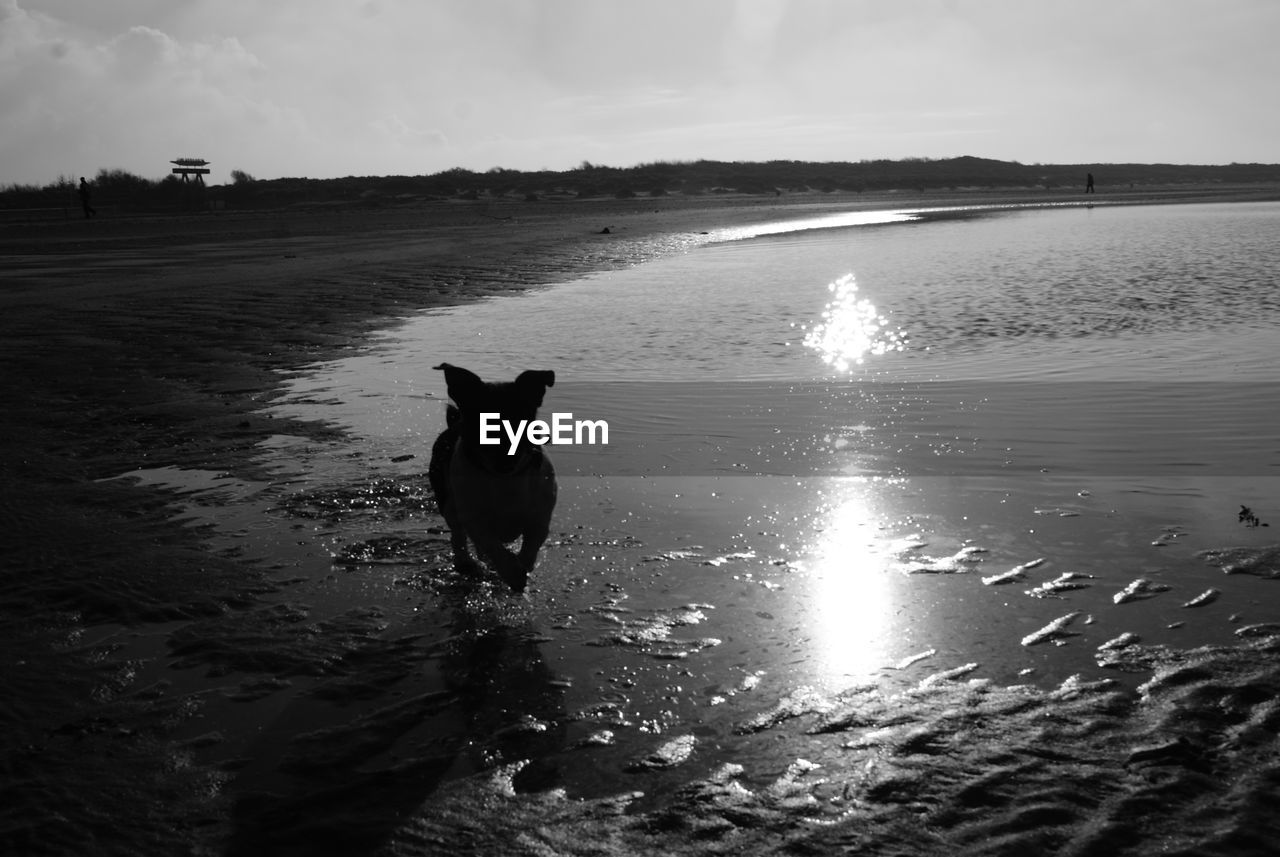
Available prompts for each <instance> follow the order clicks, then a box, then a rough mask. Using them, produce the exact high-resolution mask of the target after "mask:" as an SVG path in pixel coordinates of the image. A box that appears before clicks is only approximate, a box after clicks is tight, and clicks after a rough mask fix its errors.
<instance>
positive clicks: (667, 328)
mask: <svg viewBox="0 0 1280 857" xmlns="http://www.w3.org/2000/svg"><path fill="white" fill-rule="evenodd" d="M875 220H876V221H877V222H867V221H866V219H863V220H860V221H859V222H858V223H856V224H854V225H840V226H829V227H828V228H822V229H816V228H812V227H813V224H808V227H809V228H806V229H804V230H802V231H790V232H788V231H783V230H782V229H781V228H779V229H777V230H762V231H758V232H757V233H755V234H754V235H742V234H731V233H724V234H717V235H711V236H708V237H707V243H706V244H705V245H704V246H701V247H698V248H696V249H694V250H692V251H690V252H688V253H686V254H683V255H681V256H677V257H671V258H666V259H662V260H659V261H656V262H652V263H649V264H646V265H643V266H640V267H637V268H634V269H630V270H627V271H622V272H615V273H612V274H602V275H598V276H593V277H588V278H585V279H583V280H579V281H576V282H573V283H567V284H563V285H561V286H557V287H554V288H550V289H546V290H543V291H538V292H533V293H529V294H525V295H521V296H517V297H506V298H501V299H495V300H490V301H486V302H483V303H479V304H473V305H469V306H464V307H459V308H456V309H451V310H445V311H433V312H430V313H426V314H422V315H419V316H415V317H414V318H412V319H408V320H406V322H405V324H403V325H402V326H400V327H397V328H395V329H393V330H389V331H387V332H386V334H385V335H383V336H382V337H380V338H379V339H378V340H377V341H376V342H375V343H374V344H372V345H371V347H370V349H369V350H368V351H367V353H365V354H362V355H360V356H357V357H355V358H351V359H348V360H343V361H339V362H336V363H326V364H320V365H317V366H313V367H307V368H306V369H305V370H303V371H301V372H300V373H299V374H298V375H296V376H295V377H292V378H290V379H288V389H289V393H288V395H287V396H286V397H285V398H284V399H283V400H282V401H280V402H278V403H277V404H276V405H275V406H274V411H275V412H276V413H279V414H284V415H289V416H301V417H307V418H318V419H323V420H326V421H330V422H333V423H336V424H339V425H342V426H344V427H346V428H347V429H348V430H349V431H350V439H349V440H348V441H344V442H341V443H336V442H335V443H332V444H319V443H314V442H303V441H300V440H298V439H293V438H286V437H281V438H279V439H277V440H276V441H274V442H272V443H270V444H267V445H264V447H263V449H262V456H261V460H262V463H263V464H264V466H266V467H268V468H270V469H271V470H272V471H273V472H274V474H275V477H274V479H272V480H271V481H270V482H264V483H261V484H250V483H241V482H233V481H228V480H225V479H223V478H221V477H220V476H219V475H218V474H203V473H192V472H187V471H141V472H138V473H135V474H132V477H131V478H136V479H141V480H144V481H147V482H150V483H152V484H157V485H161V486H167V487H171V488H174V489H177V490H179V491H182V492H184V494H185V497H186V498H187V501H188V503H187V507H186V510H185V514H187V515H188V516H190V518H191V519H192V521H193V522H195V523H212V524H213V525H214V528H215V529H214V531H213V532H212V533H211V534H210V538H211V540H212V543H213V544H214V545H215V546H216V547H218V548H220V549H221V550H224V551H228V552H235V553H236V554H237V555H239V556H246V557H250V558H257V559H259V560H260V561H262V562H263V563H264V564H266V565H267V566H268V567H270V568H272V569H273V573H274V574H275V577H276V586H277V592H276V593H274V594H273V595H270V596H269V601H270V602H271V605H270V606H269V607H267V608H266V609H263V610H256V611H252V612H250V613H248V614H246V615H245V616H244V617H242V618H240V619H239V620H237V621H236V622H227V621H210V622H208V623H204V624H202V625H199V626H195V627H190V628H186V629H176V630H175V631H174V633H173V635H172V636H171V638H170V640H169V646H170V649H171V656H172V657H171V658H170V659H167V660H163V661H159V662H156V663H153V664H152V666H151V667H150V668H151V669H153V670H154V671H155V672H156V673H157V674H163V675H166V676H168V678H169V679H170V680H173V681H175V683H176V685H177V686H178V687H179V688H183V687H190V688H199V687H204V686H207V683H208V681H209V678H208V675H207V674H208V672H209V671H210V669H211V668H212V672H213V674H215V675H217V676H225V679H221V680H222V681H224V682H225V688H224V692H223V693H221V695H219V696H217V697H216V698H213V699H210V700H208V701H207V703H206V704H207V706H208V708H207V714H206V719H207V720H210V721H214V722H217V723H219V724H220V725H221V732H222V738H221V740H220V741H219V742H218V743H217V745H216V746H215V747H214V748H212V749H211V750H209V751H208V755H209V758H210V759H215V760H216V759H224V760H225V759H228V758H238V759H241V760H242V761H241V762H240V763H239V765H240V767H239V768H238V770H239V773H238V776H237V778H236V785H234V787H233V789H232V791H233V794H234V795H235V796H237V798H238V799H239V800H240V802H241V804H242V805H248V804H251V803H253V802H254V801H263V802H264V803H263V804H262V805H263V806H265V807H266V808H265V809H261V808H259V809H254V810H253V811H248V815H247V817H246V818H244V819H242V821H241V824H240V832H239V834H238V836H239V837H240V839H239V840H238V841H240V843H241V846H240V847H241V850H242V851H243V852H244V853H252V852H253V849H254V847H256V846H257V845H260V844H261V843H262V842H269V841H272V837H273V836H276V835H280V834H279V831H280V830H286V831H287V830H289V829H291V828H289V827H288V824H289V823H288V822H286V821H283V820H282V819H284V818H285V817H288V816H289V813H290V812H292V811H295V810H297V811H304V810H305V811H306V812H314V811H315V809H316V807H318V806H330V805H332V803H333V802H334V801H336V800H338V798H336V797H335V795H345V794H346V792H345V791H343V789H351V790H355V789H359V788H361V787H365V788H367V790H368V791H369V793H370V794H373V795H381V796H382V797H383V798H384V799H386V798H388V796H390V795H395V799H394V800H395V802H396V803H397V806H399V807H400V809H402V810H403V811H404V812H409V811H411V810H413V809H416V808H417V806H418V805H419V804H421V802H422V801H423V800H425V799H426V798H427V796H428V795H430V794H432V793H433V791H434V790H435V789H436V788H438V787H439V785H440V784H441V783H443V782H448V781H452V780H456V779H458V778H461V777H465V776H467V775H470V774H473V773H476V772H481V771H494V770H498V771H501V770H503V768H502V766H503V765H507V764H516V763H521V762H524V761H526V760H532V761H531V763H530V764H528V765H526V766H524V767H521V768H520V772H519V774H518V775H516V774H513V775H512V776H514V777H515V779H514V781H513V782H514V785H513V786H512V787H513V788H514V789H515V790H516V791H520V792H540V791H542V790H544V789H547V788H551V787H563V788H565V789H566V790H567V791H568V792H569V794H570V795H572V796H574V797H588V798H590V797H599V796H603V795H612V794H617V793H619V792H623V791H626V790H628V789H640V790H643V791H646V792H648V793H649V794H650V795H651V798H649V800H650V801H656V802H660V799H661V796H662V795H663V794H664V791H665V790H666V789H668V788H669V787H672V786H674V785H678V784H683V783H686V782H688V781H689V780H690V778H691V777H700V776H707V775H710V774H711V773H712V772H714V771H715V770H717V769H718V767H719V766H721V765H723V764H726V763H737V764H741V765H743V766H745V768H746V770H745V772H744V773H743V774H742V775H741V776H740V777H739V778H737V779H738V780H740V781H741V782H742V783H744V784H745V785H746V786H748V787H750V788H766V787H769V784H774V785H776V783H777V782H779V777H785V776H793V775H794V776H795V777H801V774H799V773H794V772H793V774H788V773H787V772H788V771H791V767H790V766H792V765H794V764H795V761H796V759H797V757H798V756H800V755H803V757H804V758H805V759H807V760H808V761H809V762H811V763H817V764H824V765H830V766H837V767H838V766H840V765H842V764H847V751H846V750H845V749H844V748H842V747H841V746H840V745H832V744H822V743H820V742H817V741H810V740H808V739H800V746H797V744H796V743H795V741H789V742H785V743H784V742H779V741H778V740H776V737H775V735H774V734H773V733H774V727H775V725H776V724H778V723H781V722H783V721H786V720H788V719H790V718H791V717H792V716H793V715H794V714H796V713H799V712H804V711H808V712H814V711H821V710H825V709H827V708H829V707H830V705H831V704H832V703H831V700H832V699H834V698H835V695H836V694H839V693H840V692H842V691H847V690H848V689H850V688H856V687H861V686H864V685H866V684H867V683H868V682H870V683H873V684H874V685H875V686H876V687H879V688H882V689H885V691H886V692H889V691H890V690H893V689H897V690H899V691H904V692H907V691H912V689H919V688H929V687H933V686H934V685H935V684H939V683H940V684H942V685H948V684H950V683H951V682H955V681H968V680H971V679H979V680H990V681H992V682H994V683H996V684H998V685H1005V684H1014V683H1028V684H1032V685H1037V686H1039V687H1041V688H1045V689H1051V688H1057V687H1059V686H1061V684H1062V682H1064V681H1066V680H1068V679H1069V677H1071V676H1073V675H1076V674H1084V675H1085V676H1087V677H1089V678H1098V677H1102V676H1107V677H1110V678H1114V679H1116V680H1117V681H1119V682H1120V683H1121V685H1122V686H1126V687H1130V688H1132V687H1134V686H1136V685H1137V684H1138V683H1139V682H1141V681H1143V680H1145V679H1146V678H1147V674H1145V673H1143V672H1142V671H1141V670H1138V671H1135V672H1130V671H1127V670H1123V669H1118V668H1116V666H1115V664H1114V663H1112V664H1111V665H1110V666H1109V667H1104V666H1102V665H1100V657H1099V655H1098V651H1099V649H1098V647H1099V646H1101V645H1103V644H1105V643H1107V642H1108V641H1110V640H1113V639H1115V638H1117V637H1119V636H1120V635H1122V634H1125V633H1130V634H1135V635H1137V636H1138V637H1140V638H1141V641H1142V642H1143V643H1144V644H1147V645H1151V646H1157V647H1158V646H1168V647H1175V648H1189V647H1193V646H1200V645H1206V644H1225V643H1229V642H1232V641H1234V640H1235V639H1236V636H1235V632H1236V631H1237V630H1239V629H1240V628H1241V627H1243V626H1246V625H1249V624H1251V623H1261V622H1269V621H1276V620H1280V612H1276V607H1275V604H1276V602H1275V595H1274V593H1273V592H1272V589H1271V587H1273V586H1274V582H1273V580H1271V579H1270V577H1271V576H1273V575H1271V574H1270V573H1269V572H1268V570H1267V569H1268V568H1270V566H1267V565H1266V564H1265V563H1263V564H1262V565H1261V566H1258V567H1257V568H1253V570H1252V571H1246V573H1239V574H1230V575H1228V574H1224V573H1223V565H1224V564H1225V563H1223V562H1218V561H1216V560H1214V559H1213V558H1212V557H1206V556H1205V555H1203V552H1204V551H1209V550H1214V549H1219V548H1223V547H1227V546H1235V545H1241V546H1245V547H1250V548H1252V550H1253V553H1250V554H1248V556H1252V557H1258V556H1265V555H1266V554H1265V553H1263V552H1261V551H1262V548H1264V547H1265V546H1266V545H1268V544H1270V543H1271V542H1272V541H1274V539H1273V538H1272V537H1271V530H1270V528H1268V527H1262V526H1256V527H1254V526H1246V523H1245V522H1244V521H1242V520H1241V519H1240V518H1239V516H1238V512H1239V510H1240V507H1241V506H1242V505H1243V506H1248V507H1249V508H1250V509H1252V510H1255V511H1256V513H1257V514H1258V515H1259V516H1260V519H1261V520H1260V522H1263V523H1272V522H1271V521H1268V520H1267V519H1268V517H1269V516H1270V515H1271V514H1272V512H1271V511H1270V510H1272V509H1274V508H1275V503H1276V497H1277V496H1278V492H1277V490H1276V487H1277V486H1276V482H1275V476H1276V475H1277V473H1280V471H1277V470H1276V468H1277V466H1280V447H1278V446H1277V444H1276V443H1275V431H1274V426H1275V425H1276V420H1275V417H1276V416H1277V410H1278V409H1280V405H1277V397H1276V396H1275V392H1276V391H1277V387H1276V382H1277V381H1280V378H1277V376H1276V372H1275V367H1274V360H1273V352H1274V348H1273V345H1272V343H1273V341H1274V337H1275V333H1276V330H1277V329H1278V328H1280V297H1277V296H1278V295H1280V291H1277V290H1276V282H1275V276H1276V275H1275V271H1277V270H1280V248H1278V247H1277V246H1276V244H1275V242H1274V241H1273V240H1272V238H1273V236H1274V234H1276V227H1277V225H1280V206H1277V205H1274V204H1256V205H1254V204H1237V205H1226V206H1201V205H1187V206H1169V207H1132V208H1122V207H1115V208H1111V207H1103V206H1098V207H1093V208H1083V207H1077V208H1065V209H1054V210H1044V209H1007V210H999V211H964V212H958V211H946V212H942V211H939V212H930V213H914V214H910V215H907V214H903V215H895V216H892V217H881V218H876V219H875ZM851 274H852V275H854V279H852V280H851V279H849V275H851ZM854 286H856V289H855V288H854ZM832 331H834V332H835V334H836V335H832V336H824V334H826V333H828V332H832ZM806 341H807V343H808V344H806ZM859 358H860V359H861V362H858V360H859ZM841 360H845V361H847V365H842V364H841V362H840V361H841ZM441 361H448V362H451V363H454V364H457V365H462V366H466V367H468V368H470V369H473V370H475V371H477V372H478V373H479V374H480V375H482V376H483V377H485V378H487V379H506V378H509V377H511V376H513V375H514V374H515V373H517V372H518V371H520V370H522V369H525V368H546V369H554V370H555V371H556V373H557V384H556V386H555V387H553V388H552V389H551V390H549V391H548V396H547V400H546V404H545V406H544V412H551V411H564V412H572V413H573V414H575V416H578V417H583V418H590V419H600V418H604V419H607V420H608V422H609V424H610V429H611V438H610V443H609V444H608V445H607V446H594V447H586V446H583V447H576V448H574V447H568V446H566V447H558V448H553V449H552V451H551V455H552V458H553V460H554V461H555V463H556V466H557V469H558V472H559V473H560V476H561V478H560V503H559V506H558V508H557V511H556V516H555V521H554V523H553V535H552V539H551V541H550V542H549V543H548V544H547V545H546V547H545V548H544V551H543V555H542V559H541V563H540V565H539V567H538V569H537V571H536V572H535V575H534V577H533V580H532V583H531V589H530V595H529V597H528V598H527V599H516V598H511V597H510V596H508V595H506V594H505V593H504V592H502V591H501V590H500V588H495V587H494V586H492V585H491V583H489V582H487V583H483V584H480V585H477V584H475V583H474V582H472V581H466V580H462V579H460V578H459V577H458V576H457V575H456V574H455V573H454V572H453V571H452V569H451V568H450V565H449V563H448V561H447V551H446V548H447V533H446V532H445V531H443V529H442V522H441V521H440V519H439V518H438V516H437V515H436V514H435V513H434V508H433V504H432V501H431V498H430V492H429V489H428V488H427V487H426V481H425V469H426V461H427V456H428V455H429V450H430V443H431V441H432V439H433V438H434V436H435V434H436V433H437V432H438V431H439V430H440V428H441V427H442V423H443V409H444V402H445V390H444V385H443V378H442V377H441V373H439V372H436V371H433V370H432V369H431V368H430V367H431V366H433V365H435V364H436V363H439V362H441ZM1067 574H1071V575H1074V576H1072V577H1069V578H1065V579H1063V575H1067ZM1055 580H1059V584H1058V586H1057V587H1056V588H1052V587H1047V586H1046V584H1048V583H1050V582H1051V581H1055ZM1138 580H1146V581H1148V585H1146V586H1135V585H1134V584H1135V581H1138ZM1211 588H1212V589H1217V590H1219V594H1218V595H1217V597H1216V598H1213V599H1211V601H1210V603H1207V604H1205V605H1204V606H1198V607H1186V606H1184V604H1186V603H1187V602H1190V601H1192V600H1193V599H1194V598H1195V597H1196V596H1198V595H1200V594H1201V593H1204V592H1205V591H1207V590H1209V589H1211ZM1127 590H1129V591H1132V592H1135V593H1136V595H1135V596H1134V597H1131V598H1129V597H1126V598H1122V599H1120V600H1119V601H1118V600H1117V596H1118V595H1121V594H1122V593H1124V592H1125V591H1127ZM1055 622H1057V623H1058V624H1054V623H1055ZM1041 631H1044V633H1039V632H1041ZM112 633H115V632H114V631H112V629H100V634H99V636H102V635H110V634H112ZM121 633H123V632H121ZM1028 641H1030V642H1028ZM135 644H136V645H138V646H139V647H145V645H146V641H136V642H135ZM175 675H176V676H177V678H175V677H174V676H175ZM931 677H932V678H931ZM793 737H794V736H793ZM673 741H674V743H670V742H673ZM399 778H403V780H401V779H399ZM388 781H390V783H388ZM263 795H268V796H269V797H263ZM832 800H833V801H834V803H833V804H832V805H835V804H838V803H839V801H835V799H834V798H833V799H832ZM401 802H402V806H401ZM650 805H657V804H656V803H651V804H646V803H644V802H641V803H640V804H639V806H641V807H644V806H650ZM825 805H826V804H824V806H825ZM343 806H344V807H345V810H344V812H345V813H346V815H345V816H343V824H345V825H346V826H347V827H350V828H352V829H356V830H364V829H368V830H369V831H370V832H369V838H370V839H371V840H380V839H381V836H382V833H384V832H385V831H384V828H389V827H390V826H392V825H391V822H390V821H387V820H386V819H384V818H383V817H382V815H380V812H382V811H384V810H386V809H387V808H386V807H382V808H381V809H380V808H377V807H373V806H369V805H366V804H363V803H361V802H359V801H354V802H349V803H343ZM474 808H475V807H473V809H474ZM477 811H478V810H477ZM336 824H337V822H335V825H336ZM415 847H416V846H415ZM407 850H409V851H412V850H413V849H412V848H408V849H407Z"/></svg>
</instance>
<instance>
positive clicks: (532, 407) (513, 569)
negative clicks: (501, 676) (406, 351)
mask: <svg viewBox="0 0 1280 857" xmlns="http://www.w3.org/2000/svg"><path fill="white" fill-rule="evenodd" d="M434 368H435V369H440V370H442V371H443V372H444V378H445V383H446V385H447V386H448V390H449V398H450V399H452V400H453V402H454V404H451V405H449V407H448V409H447V410H446V413H445V421H446V428H445V430H444V431H442V432H441V433H440V435H439V437H437V438H436V441H435V443H434V444H433V445H432V448H431V463H430V465H429V467H428V471H427V476H428V480H429V481H430V483H431V490H432V491H433V492H434V493H435V496H436V503H437V505H438V506H439V507H440V513H441V514H442V515H444V520H445V523H447V524H448V525H449V531H450V543H451V545H452V547H453V561H454V565H455V566H456V567H457V568H458V569H459V570H466V569H470V568H474V563H473V562H472V559H471V556H470V555H469V554H468V552H467V540H468V538H469V539H470V540H471V542H472V544H474V545H475V548H476V552H477V553H478V554H479V556H480V558H481V559H483V560H484V561H485V562H486V563H488V564H489V566H490V567H491V568H492V569H493V570H494V571H495V572H497V574H498V577H500V578H502V580H503V582H505V583H506V584H507V586H509V587H511V589H512V590H513V591H515V592H524V589H525V586H526V585H527V584H528V582H529V573H530V572H531V571H533V567H534V565H535V564H537V561H538V552H539V551H540V550H541V549H542V545H543V543H544V542H546V540H547V533H548V532H549V530H550V526H551V513H552V511H553V510H554V509H555V505H556V491H557V486H556V472H555V468H553V467H552V466H551V459H550V458H548V457H547V455H546V453H544V452H543V451H542V447H541V446H538V445H537V444H534V443H532V442H530V441H529V439H528V437H527V435H522V436H521V440H520V444H519V445H518V446H517V447H516V449H515V452H514V454H508V453H509V451H510V446H509V443H510V440H509V438H508V437H507V436H506V434H505V433H503V432H501V431H499V433H498V436H500V437H501V439H502V441H501V443H498V444H492V445H489V444H481V443H480V430H481V419H480V415H481V414H493V413H496V414H499V415H500V416H499V419H501V420H504V421H507V422H509V423H510V424H511V425H517V424H518V423H519V422H520V421H521V420H530V421H532V420H533V419H534V418H535V417H536V416H537V413H538V408H540V407H541V406H542V398H543V396H544V395H545V394H546V391H547V388H548V387H551V386H554V385H555V383H556V373H555V372H551V371H536V370H528V371H525V372H521V373H520V375H519V376H518V377H517V378H516V379H515V380H514V381H507V382H503V383H485V382H484V381H482V380H480V376H479V375H477V374H475V373H474V372H471V371H469V370H467V369H463V368H461V367H458V366H452V365H450V364H448V363H441V364H440V365H439V366H436V367H434ZM517 538H518V539H520V551H519V553H514V552H512V551H511V550H510V549H509V548H508V547H507V545H509V544H510V543H512V542H514V541H515V540H516V539H517Z"/></svg>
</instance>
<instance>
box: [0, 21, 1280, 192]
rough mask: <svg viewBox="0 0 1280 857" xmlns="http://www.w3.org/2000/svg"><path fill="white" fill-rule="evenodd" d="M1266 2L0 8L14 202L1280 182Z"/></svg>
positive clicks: (4, 171) (0, 167)
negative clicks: (749, 183) (135, 188)
mask: <svg viewBox="0 0 1280 857" xmlns="http://www.w3.org/2000/svg"><path fill="white" fill-rule="evenodd" d="M1278 34H1280V2H1277V0H1071V2H1066V0H1055V2H1041V0H674V2H673V0H110V2H100V0H0V117H2V118H0V184H8V183H11V182H22V183H37V184H44V183H47V182H50V181H53V180H54V179H56V178H57V177H58V176H59V175H74V176H79V175H92V174H94V173H96V172H97V170H98V169H99V168H103V167H106V168H114V167H120V168H123V169H127V170H129V171H131V172H135V173H139V174H141V175H144V176H147V177H150V178H159V177H160V176H162V175H164V174H166V173H167V172H168V169H169V165H168V162H169V161H170V160H172V159H173V158H177V157H203V158H206V159H208V160H209V161H211V162H212V164H211V166H212V169H213V173H212V175H211V179H212V180H213V182H215V183H220V182H224V181H227V180H228V173H229V172H230V171H231V170H232V169H240V170H244V171H246V172H249V173H250V174H252V175H254V176H257V177H260V178H274V177H278V176H298V175H306V176H312V177H330V176H344V175H392V174H409V175H412V174H421V173H433V172H438V171H440V170H445V169H449V168H450V167H455V166H460V167H466V168H470V169H476V170H485V169H489V168H490V167H494V166H502V167H509V168H514V169H541V168H548V169H557V170H560V169H568V168H571V167H574V166H576V165H578V164H579V163H581V162H582V161H584V160H589V161H591V162H593V163H602V164H608V165H611V166H630V165H633V164H636V163H642V162H647V161H659V160H696V159H699V158H707V159H717V160H740V161H755V160H772V159H796V160H836V161H843V160H850V161H856V160H861V159H864V158H901V157H908V156H925V157H951V156H955V155H978V156H981V157H990V158H999V159H1002V160H1018V161H1022V162H1023V163H1035V162H1042V163H1092V162H1111V163H1116V162H1128V161H1139V162H1169V163H1215V164H1217V163H1230V162H1232V161H1241V162H1249V161H1261V162H1267V163H1275V162H1280V110H1276V108H1275V104H1276V88H1277V84H1280V59H1278V57H1280V50H1277V49H1276V44H1275V42H1276V37H1277V35H1278Z"/></svg>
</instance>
